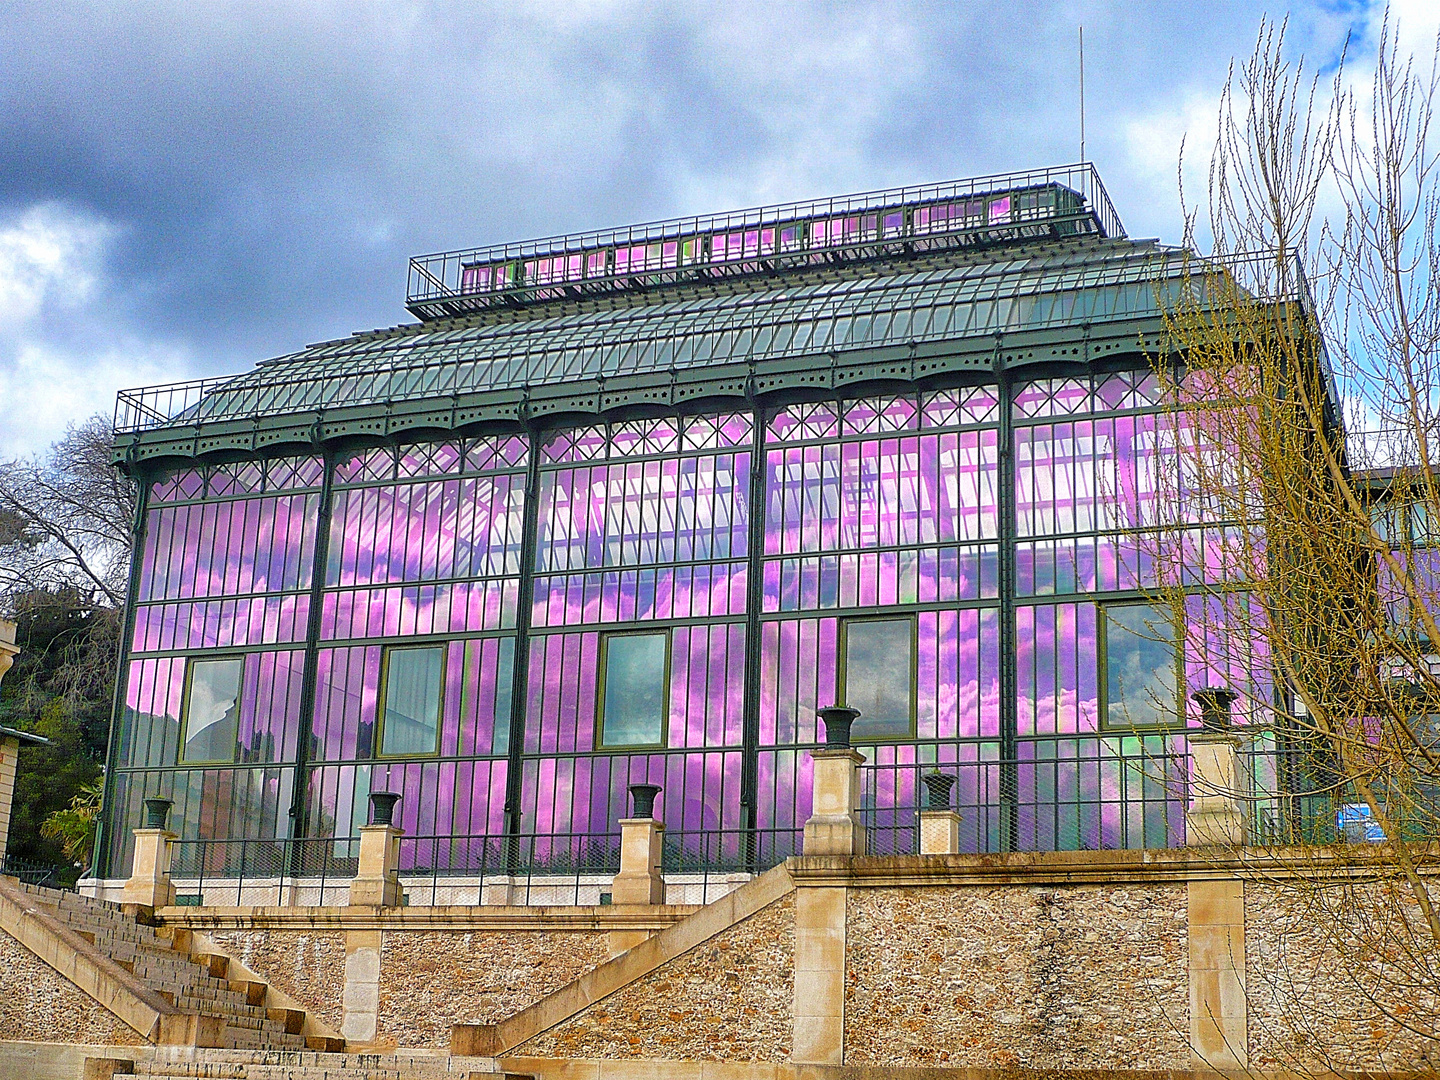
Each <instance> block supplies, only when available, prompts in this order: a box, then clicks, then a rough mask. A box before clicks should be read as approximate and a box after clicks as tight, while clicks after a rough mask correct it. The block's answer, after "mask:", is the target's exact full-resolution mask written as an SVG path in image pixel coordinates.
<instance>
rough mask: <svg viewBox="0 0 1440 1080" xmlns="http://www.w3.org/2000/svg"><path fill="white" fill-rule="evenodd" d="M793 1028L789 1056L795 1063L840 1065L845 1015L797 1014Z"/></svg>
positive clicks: (843, 1049)
mask: <svg viewBox="0 0 1440 1080" xmlns="http://www.w3.org/2000/svg"><path fill="white" fill-rule="evenodd" d="M793 1030H794V1036H793V1041H792V1043H791V1050H790V1057H791V1060H793V1061H795V1062H796V1063H797V1064H801V1063H803V1064H806V1065H839V1064H842V1063H843V1062H844V1059H845V1019H844V1017H841V1016H799V1015H797V1016H796V1017H795V1021H794V1029H793Z"/></svg>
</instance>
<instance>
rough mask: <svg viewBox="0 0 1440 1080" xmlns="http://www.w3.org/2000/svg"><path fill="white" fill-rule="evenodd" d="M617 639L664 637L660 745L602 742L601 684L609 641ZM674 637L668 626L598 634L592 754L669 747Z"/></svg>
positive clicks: (604, 675)
mask: <svg viewBox="0 0 1440 1080" xmlns="http://www.w3.org/2000/svg"><path fill="white" fill-rule="evenodd" d="M620 637H664V639H665V659H664V661H663V664H664V670H663V678H662V682H661V686H660V741H659V742H653V743H618V744H612V743H607V742H606V741H605V684H606V681H607V676H608V674H609V671H610V640H611V639H612V638H620ZM673 645H674V634H673V633H672V632H671V628H670V627H668V626H664V627H656V628H654V629H644V630H605V631H601V633H600V653H599V660H598V663H597V665H596V677H595V739H594V745H595V749H596V750H665V749H668V748H669V746H670V669H671V664H672V654H671V649H672V647H673Z"/></svg>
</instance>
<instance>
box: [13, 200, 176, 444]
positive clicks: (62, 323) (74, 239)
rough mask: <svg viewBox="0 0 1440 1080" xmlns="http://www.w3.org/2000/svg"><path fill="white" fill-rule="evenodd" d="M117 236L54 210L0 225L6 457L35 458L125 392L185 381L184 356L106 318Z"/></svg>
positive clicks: (80, 216) (27, 213) (101, 224)
mask: <svg viewBox="0 0 1440 1080" xmlns="http://www.w3.org/2000/svg"><path fill="white" fill-rule="evenodd" d="M117 232H118V230H116V229H115V228H114V227H113V226H112V225H111V224H110V223H108V222H106V221H104V220H102V219H100V218H98V217H95V216H94V215H91V214H87V213H84V212H80V211H75V210H72V209H70V208H68V207H66V206H64V205H62V204H60V203H54V202H47V203H41V204H38V205H35V206H31V207H29V208H28V209H26V210H24V211H22V212H20V213H18V214H16V215H13V216H12V217H10V218H9V219H8V220H4V221H0V456H4V457H10V456H15V455H21V454H32V453H38V452H40V451H42V450H43V449H44V448H45V447H46V446H48V445H49V444H50V443H51V442H53V441H55V440H56V439H57V438H59V437H60V436H61V435H62V434H63V433H64V431H65V427H66V425H67V424H70V423H73V422H77V421H79V420H83V419H84V418H85V417H87V416H89V415H91V414H92V413H96V412H99V413H107V414H108V413H109V412H110V410H111V409H112V408H113V407H114V400H115V392H116V391H117V390H118V389H120V388H122V387H126V386H134V385H136V384H139V383H146V382H159V381H165V380H168V379H173V378H177V377H183V373H184V371H185V370H186V368H187V367H188V363H187V362H186V358H185V357H184V356H183V355H181V354H180V353H179V352H178V351H176V350H173V349H169V348H166V347H164V346H162V345H158V344H156V343H152V342H146V341H144V340H140V339H138V338H136V336H135V335H133V334H131V333H128V332H126V331H125V329H124V328H123V323H122V324H120V325H116V323H114V322H112V321H111V319H110V318H109V317H108V314H109V309H110V307H111V306H112V304H113V302H114V297H113V296H112V295H111V294H110V290H109V289H108V287H107V285H108V283H107V280H106V276H105V258H106V254H107V252H108V250H109V248H110V246H111V244H112V243H113V241H114V238H115V236H116V235H117ZM177 371H178V372H180V375H177V374H176V372H177Z"/></svg>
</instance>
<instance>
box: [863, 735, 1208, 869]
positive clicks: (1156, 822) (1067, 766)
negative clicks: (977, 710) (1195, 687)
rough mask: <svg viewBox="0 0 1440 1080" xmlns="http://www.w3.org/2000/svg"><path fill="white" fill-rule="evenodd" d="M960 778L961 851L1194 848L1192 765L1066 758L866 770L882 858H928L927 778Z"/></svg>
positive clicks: (1178, 759) (872, 833)
mask: <svg viewBox="0 0 1440 1080" xmlns="http://www.w3.org/2000/svg"><path fill="white" fill-rule="evenodd" d="M937 769H938V770H939V771H940V772H942V773H947V774H949V775H950V776H952V777H954V778H955V786H954V789H953V791H952V794H951V802H950V809H953V810H955V811H957V812H958V813H959V815H960V850H961V851H962V852H966V853H974V854H978V853H987V852H1000V851H1091V850H1095V851H1098V850H1108V849H1120V848H1165V847H1177V846H1180V845H1183V844H1184V842H1185V791H1186V786H1187V783H1188V765H1187V755H1186V754H1185V753H1184V752H1183V751H1181V752H1175V751H1173V750H1172V751H1165V752H1158V753H1153V752H1137V753H1133V754H1113V753H1112V754H1106V755H1105V756H1095V755H1079V754H1076V755H1059V756H1054V757H1029V758H1018V759H1015V760H1007V761H1001V760H999V759H994V760H988V761H962V762H949V763H941V764H939V765H937V764H935V763H928V762H927V763H906V764H881V765H863V766H861V767H860V799H861V802H860V808H859V816H860V821H861V823H862V824H863V825H864V826H865V828H866V831H867V834H868V835H867V844H868V851H869V853H870V854H872V855H912V854H915V853H916V852H918V851H919V850H920V843H919V839H920V836H919V820H918V815H919V812H920V811H921V810H924V809H928V806H927V804H926V789H925V785H924V782H923V779H922V777H923V776H924V774H926V773H929V772H934V771H936V770H937Z"/></svg>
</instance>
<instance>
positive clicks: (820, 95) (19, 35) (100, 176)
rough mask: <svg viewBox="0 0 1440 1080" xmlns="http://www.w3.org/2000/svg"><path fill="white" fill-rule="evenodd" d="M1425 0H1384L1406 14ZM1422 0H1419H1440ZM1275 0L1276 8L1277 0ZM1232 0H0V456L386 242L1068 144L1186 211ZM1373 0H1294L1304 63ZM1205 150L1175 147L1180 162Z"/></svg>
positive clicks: (364, 302)
mask: <svg viewBox="0 0 1440 1080" xmlns="http://www.w3.org/2000/svg"><path fill="white" fill-rule="evenodd" d="M1431 6H1432V5H1431V3H1430V0H1405V2H1404V3H1400V4H1398V5H1397V8H1396V9H1397V13H1398V14H1399V16H1400V18H1401V21H1402V32H1403V33H1404V35H1405V37H1406V38H1407V39H1409V40H1412V41H1416V42H1419V41H1423V40H1426V38H1427V37H1428V36H1429V35H1433V33H1434V28H1435V24H1436V19H1437V14H1436V13H1435V12H1434V11H1431V10H1429V9H1430V8H1431ZM1437 6H1440V5H1437ZM1277 10H1278V9H1277ZM1261 11H1262V9H1261V8H1260V7H1259V6H1257V5H1255V4H1252V3H1241V2H1226V0H1207V2H1203V3H1202V2H1199V0H1183V2H1182V0H1173V2H1169V3H1165V2H1150V3H1146V2H1142V0H1114V2H1101V0H1094V2H1090V0H1084V2H1080V0H1072V2H1035V3H1025V2H1018V0H1012V2H1008V3H998V2H993V0H968V2H964V3H961V2H952V3H925V2H902V0H890V2H879V3H865V2H853V3H840V2H835V3H821V2H816V3H780V2H778V0H776V2H773V3H756V4H748V3H742V2H740V0H723V2H717V3H704V2H700V0H691V2H682V3H662V2H609V0H562V2H557V3H526V2H523V0H522V2H519V3H515V2H510V3H484V2H480V0H457V2H455V3H444V2H436V3H418V2H405V0H378V2H375V3H365V2H360V0H356V2H353V3H326V2H318V0H317V2H304V0H292V2H291V3H285V4H282V3H260V2H256V3H249V4H244V3H233V2H222V0H208V2H206V0H202V2H199V3H196V2H195V0H185V2H174V3H166V2H149V0H125V2H119V0H117V2H114V3H88V2H84V0H69V2H66V3H63V4H56V3H54V2H53V0H39V2H26V0H9V2H6V3H4V4H0V457H3V456H8V455H14V454H21V453H31V452H36V451H38V450H40V449H42V448H43V447H44V446H46V445H47V444H48V443H49V442H50V441H51V440H53V439H54V438H56V437H57V436H59V435H60V434H61V433H63V431H64V428H65V425H66V424H67V423H70V422H73V421H76V420H81V419H83V418H84V417H86V416H88V415H90V414H91V413H94V412H97V411H98V412H105V413H108V412H109V411H110V410H111V408H112V403H113V398H114V393H115V391H116V390H117V389H119V388H121V387H126V386H135V385H144V384H149V383H159V382H172V381H179V380H183V379H189V378H197V377H200V376H204V375H212V374H223V373H227V372H233V371H238V370H242V369H244V368H247V367H249V366H250V365H251V364H253V363H254V362H255V361H256V360H259V359H262V358H264V357H267V356H272V355H276V354H279V353H282V352H287V351H290V350H292V349H294V348H297V347H299V346H301V345H304V344H306V343H307V342H311V341H317V340H322V339H326V338H332V337H337V336H340V335H342V334H345V333H348V332H350V331H353V330H359V329H367V328H369V327H373V326H384V325H391V324H394V323H396V322H400V321H405V320H407V319H408V315H407V313H406V312H405V310H404V307H403V301H404V291H405V263H406V259H407V258H408V257H409V256H411V255H414V254H418V253H421V252H429V251H435V250H440V249H445V248H453V247H463V246H469V245H473V244H484V243H491V242H497V241H504V240H516V239H524V238H527V237H531V236H537V235H547V234H550V233H554V232H563V231H569V230H576V229H585V228H592V227H603V226H608V225H616V224H623V223H627V222H631V221H643V220H649V219H653V218H661V217H670V216H673V215H679V214H688V213H697V212H705V211H712V210H724V209H730V208H735V207H740V206H749V205H755V204H757V203H765V202H778V201H785V200H790V199H799V198H808V197H812V196H818V195H827V194H839V193H844V192H848V191H856V190H866V189H870V188H876V187H882V186H889V185H897V184H903V183H915V182H923V181H932V180H944V179H954V178H959V177H964V176H971V175H977V174H983V173H988V172H995V171H1003V170H1008V169H1019V168H1028V167H1032V166H1040V165H1046V164H1059V163H1065V162H1069V161H1072V160H1075V159H1076V158H1077V157H1078V154H1079V147H1078V143H1079V134H1078V124H1077V112H1078V110H1077V105H1076V98H1077V64H1076V56H1075V53H1076V47H1075V46H1076V41H1075V39H1076V27H1077V26H1078V25H1079V24H1081V23H1082V22H1083V23H1084V26H1085V43H1086V64H1087V83H1086V89H1087V103H1088V125H1087V127H1088V142H1089V145H1088V149H1089V156H1090V157H1091V159H1092V160H1094V161H1095V162H1096V163H1097V164H1098V166H1099V167H1100V169H1101V172H1102V175H1103V177H1104V179H1105V181H1106V184H1107V186H1108V187H1109V190H1110V192H1111V195H1112V197H1113V199H1114V201H1115V203H1116V206H1117V208H1118V209H1119V211H1120V214H1121V217H1122V218H1123V220H1124V221H1125V223H1126V226H1127V228H1128V230H1129V232H1130V234H1131V235H1132V236H1158V237H1161V238H1163V239H1165V240H1168V241H1175V240H1178V238H1179V233H1180V227H1179V217H1180V215H1179V205H1178V199H1177V196H1176V155H1177V149H1178V147H1179V144H1180V140H1181V137H1182V135H1184V134H1185V133H1186V132H1187V131H1189V132H1190V136H1189V138H1190V142H1189V145H1190V146H1191V148H1192V150H1193V152H1194V160H1195V162H1196V163H1197V166H1198V165H1199V164H1201V163H1202V161H1201V159H1202V157H1203V154H1204V153H1206V152H1208V144H1209V140H1210V138H1211V137H1212V134H1211V133H1212V132H1213V128H1214V113H1215V102H1216V98H1217V95H1218V93H1219V90H1220V87H1221V85H1222V83H1223V81H1224V78H1225V71H1226V67H1227V65H1228V63H1229V61H1230V59H1231V57H1232V56H1235V55H1244V54H1246V53H1247V52H1248V51H1249V49H1250V47H1251V45H1252V43H1253V41H1254V36H1255V32H1256V28H1257V24H1258V20H1259V17H1260V14H1261ZM1378 20H1379V15H1378V11H1377V10H1376V9H1375V8H1374V7H1372V6H1367V5H1366V4H1364V3H1359V2H1357V3H1348V2H1345V0H1324V2H1320V3H1304V4H1297V5H1296V6H1295V7H1294V8H1293V9H1292V10H1291V11H1290V40H1291V42H1292V45H1293V47H1294V51H1295V52H1296V53H1297V54H1298V53H1301V52H1303V53H1304V54H1306V55H1307V56H1308V57H1310V58H1311V59H1312V60H1313V61H1315V62H1317V63H1320V64H1321V65H1324V64H1329V63H1333V61H1334V58H1335V57H1336V55H1337V53H1338V50H1339V47H1340V43H1341V42H1342V40H1343V39H1344V37H1345V35H1346V34H1347V33H1351V34H1352V35H1354V36H1355V37H1356V38H1357V39H1358V40H1359V42H1360V49H1361V51H1363V50H1364V49H1365V48H1366V47H1368V46H1369V44H1370V43H1371V42H1372V41H1373V37H1374V35H1375V33H1376V32H1377V28H1378ZM1197 175H1198V174H1197Z"/></svg>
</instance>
